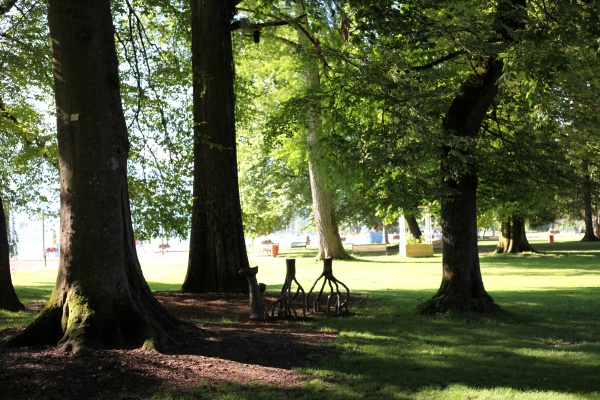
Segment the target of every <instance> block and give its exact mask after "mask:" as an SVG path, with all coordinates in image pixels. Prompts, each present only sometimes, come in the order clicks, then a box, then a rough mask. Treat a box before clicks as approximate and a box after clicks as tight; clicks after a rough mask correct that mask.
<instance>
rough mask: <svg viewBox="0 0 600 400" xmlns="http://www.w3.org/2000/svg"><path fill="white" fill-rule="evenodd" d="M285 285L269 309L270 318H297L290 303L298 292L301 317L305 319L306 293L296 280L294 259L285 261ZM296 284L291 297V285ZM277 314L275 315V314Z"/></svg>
mask: <svg viewBox="0 0 600 400" xmlns="http://www.w3.org/2000/svg"><path fill="white" fill-rule="evenodd" d="M285 267H286V273H285V283H284V284H283V287H282V288H281V294H280V295H279V299H277V300H276V301H275V302H274V303H273V306H272V307H271V317H272V318H279V319H294V318H298V313H297V312H296V309H295V308H294V307H293V306H292V303H293V302H294V300H296V298H297V297H298V295H299V294H300V292H302V317H303V318H306V293H305V292H304V288H302V285H300V283H299V282H298V281H297V280H296V259H295V258H287V259H286V260H285ZM293 283H296V286H297V287H296V293H294V294H293V295H292V284H293ZM276 313H277V314H276Z"/></svg>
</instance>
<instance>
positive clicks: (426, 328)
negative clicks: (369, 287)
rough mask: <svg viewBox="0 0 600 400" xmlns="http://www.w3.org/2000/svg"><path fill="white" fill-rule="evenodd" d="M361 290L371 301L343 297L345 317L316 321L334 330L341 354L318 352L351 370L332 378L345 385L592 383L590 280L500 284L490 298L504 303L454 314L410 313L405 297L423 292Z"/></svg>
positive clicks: (589, 386) (559, 387) (597, 357)
mask: <svg viewBox="0 0 600 400" xmlns="http://www.w3.org/2000/svg"><path fill="white" fill-rule="evenodd" d="M367 294H369V295H371V296H373V300H372V301H371V302H366V303H365V304H364V305H358V306H354V307H352V305H351V308H352V310H353V311H355V312H357V316H356V317H355V318H348V319H326V320H320V321H319V323H320V324H322V327H323V328H328V329H337V330H339V331H341V332H343V334H342V335H341V338H340V340H339V342H338V346H339V347H340V348H341V349H342V351H343V353H342V354H341V355H340V356H339V357H338V358H337V359H331V360H324V364H325V365H324V366H323V367H324V369H326V370H328V371H333V372H334V374H335V375H336V376H338V377H350V376H351V377H352V379H340V382H339V383H338V384H339V385H344V386H346V390H347V391H349V392H362V391H364V390H365V388H370V389H368V391H375V392H372V394H375V393H376V392H377V391H378V390H383V388H387V389H386V390H390V389H391V390H392V391H394V392H402V391H406V390H409V391H420V390H425V389H427V388H434V389H437V390H444V388H446V387H449V386H451V385H455V384H460V385H466V386H468V387H472V388H482V389H486V388H487V389H493V388H499V387H503V388H512V389H516V390H521V391H558V392H564V393H573V394H574V393H596V392H598V391H599V390H600V384H599V383H598V380H597V372H598V371H599V370H600V333H599V332H600V323H599V321H600V312H599V311H598V310H597V307H595V305H597V304H598V303H599V302H600V290H599V288H583V289H582V288H569V289H561V290H547V291H535V292H502V293H501V294H499V295H497V296H495V298H496V301H497V302H498V303H499V304H500V305H501V306H503V307H504V309H505V311H504V312H502V313H500V314H498V315H495V316H485V317H484V316H480V315H471V316H466V317H465V318H463V319H456V318H452V317H448V316H438V317H424V316H419V315H417V314H416V313H415V311H414V306H415V305H416V303H417V301H418V299H419V298H423V297H424V295H425V293H423V292H418V291H407V290H399V291H393V292H392V291H385V292H367ZM428 295H433V292H431V293H428ZM410 305H412V307H411V306H410ZM390 386H391V388H390ZM381 394H382V396H381V397H384V398H385V397H386V396H385V395H384V393H383V392H381ZM374 397H378V396H376V395H375V396H374Z"/></svg>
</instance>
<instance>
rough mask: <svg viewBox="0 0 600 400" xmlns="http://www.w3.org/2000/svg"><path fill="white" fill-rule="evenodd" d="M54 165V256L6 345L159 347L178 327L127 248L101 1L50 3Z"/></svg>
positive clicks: (116, 113) (111, 61) (123, 171)
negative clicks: (36, 297)
mask: <svg viewBox="0 0 600 400" xmlns="http://www.w3.org/2000/svg"><path fill="white" fill-rule="evenodd" d="M48 24H49V27H50V41H51V45H52V57H53V72H54V90H55V98H56V107H57V128H58V153H59V167H60V201H61V208H60V221H61V222H60V223H61V237H60V246H61V247H60V248H61V254H60V262H59V271H58V277H57V280H56V285H55V287H54V290H53V292H52V295H51V297H50V300H49V301H48V302H47V304H46V306H45V308H44V309H43V310H42V311H41V313H40V314H39V315H38V316H37V318H36V319H35V320H34V321H33V322H32V323H31V324H30V325H29V326H28V327H27V328H26V329H25V331H23V332H22V333H20V334H18V335H17V336H13V337H11V338H9V339H8V340H7V341H6V343H5V344H7V345H35V344H57V343H58V344H59V345H60V346H61V347H62V348H63V349H65V350H73V351H75V352H78V351H80V350H82V349H85V348H87V347H105V346H123V345H134V346H144V347H146V348H155V347H157V348H161V347H162V346H165V345H167V344H168V343H169V342H170V341H171V339H172V338H173V335H174V334H175V333H177V332H178V331H179V329H180V328H181V327H182V324H181V323H180V322H179V321H177V320H176V319H175V318H173V317H172V316H171V315H170V314H168V313H167V312H166V311H165V310H164V309H163V307H162V306H161V305H160V303H158V301H157V300H156V299H155V298H154V297H153V295H152V293H151V292H150V289H149V287H148V285H147V283H146V281H145V280H144V277H143V275H142V271H141V268H140V264H139V261H138V258H137V254H136V251H135V243H134V235H133V229H132V225H131V215H130V207H129V197H128V189H127V155H128V150H129V142H128V135H127V128H126V125H125V118H124V116H123V110H122V106H121V96H120V88H119V76H118V60H117V55H116V51H115V43H114V28H113V25H112V16H111V10H110V1H109V0H94V1H79V0H49V1H48Z"/></svg>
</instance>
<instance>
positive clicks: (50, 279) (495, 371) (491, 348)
mask: <svg viewBox="0 0 600 400" xmlns="http://www.w3.org/2000/svg"><path fill="white" fill-rule="evenodd" d="M532 242H533V244H534V247H536V248H538V249H539V250H541V251H544V252H546V253H543V254H524V255H518V256H513V255H508V256H502V255H494V254H491V253H483V252H485V251H488V250H490V249H493V245H494V243H493V242H489V243H486V242H482V243H481V249H482V255H481V268H482V275H483V280H484V283H485V286H486V289H487V290H488V291H489V292H490V294H491V295H492V296H493V297H494V299H495V300H496V302H497V303H498V304H500V305H501V306H502V308H503V310H504V311H503V312H502V313H500V314H498V315H494V316H485V317H482V316H477V315H473V316H468V317H465V318H462V319H456V318H451V317H448V316H438V317H423V316H419V315H417V314H416V312H415V308H416V305H417V304H418V302H419V300H420V299H425V298H427V297H430V296H432V295H433V294H434V293H435V291H436V289H437V288H438V286H439V284H440V281H441V257H440V256H439V255H436V256H434V257H432V258H425V259H406V258H402V257H400V256H398V255H391V256H385V255H373V256H361V257H357V258H356V259H354V260H352V261H345V262H341V261H334V265H333V272H334V275H335V276H336V277H337V278H338V279H339V280H341V281H342V282H344V283H345V284H346V285H347V286H348V287H349V288H350V290H351V291H352V292H353V293H357V294H358V293H360V294H363V295H366V296H369V297H370V300H369V301H364V302H360V303H358V304H351V306H350V309H351V311H353V312H355V313H356V315H355V316H353V317H349V318H327V317H318V318H315V319H314V320H313V321H311V322H308V324H312V325H314V326H316V327H318V328H320V329H323V330H335V331H338V332H340V337H339V339H338V340H337V342H336V344H335V346H336V347H337V349H338V352H337V353H336V354H335V355H333V356H332V355H329V356H328V357H323V358H319V359H318V360H317V361H316V362H315V366H314V367H313V368H310V369H305V370H302V371H299V372H300V373H301V374H303V375H304V376H305V378H306V381H307V385H306V387H304V388H301V389H294V390H292V391H289V390H285V391H284V390H283V389H280V388H275V387H267V386H262V385H248V386H238V385H221V386H217V387H209V386H208V385H202V384H201V385H199V386H198V388H197V389H196V390H195V391H194V392H191V393H188V394H184V395H178V396H174V395H157V398H189V399H194V398H222V399H251V398H252V399H256V398H259V399H265V398H266V399H271V398H272V399H281V398H302V399H323V398H326V399H340V400H342V399H344V400H347V399H363V398H371V399H462V400H467V399H472V400H475V399H478V400H482V399H525V400H527V399H600V307H598V306H599V305H600V243H591V244H590V243H580V242H568V241H562V242H561V241H559V242H555V243H551V244H550V243H544V242H543V241H542V240H541V239H540V240H539V241H538V242H536V241H532ZM287 255H291V254H287ZM293 255H295V256H296V257H297V261H296V265H297V278H298V280H299V281H300V283H301V284H302V285H303V286H304V288H305V290H307V291H308V289H310V287H311V286H312V283H313V282H314V280H315V279H316V278H317V277H318V276H319V274H320V273H321V271H322V263H320V262H315V261H314V253H312V252H310V251H306V252H299V253H294V254H293ZM285 257H286V254H283V255H281V256H280V257H277V258H273V257H259V256H258V253H251V254H250V259H251V263H252V265H258V266H259V274H258V280H259V282H264V283H266V284H267V286H268V290H277V289H278V288H280V287H281V284H282V283H283V279H284V276H285V262H284V258H285ZM144 274H145V276H146V279H147V280H148V282H149V283H150V285H151V287H152V288H153V289H154V290H178V289H179V287H180V285H181V282H182V281H183V276H184V274H185V264H184V263H173V264H156V263H155V264H152V265H145V267H144ZM54 279H55V272H49V271H34V272H16V273H14V274H13V281H14V284H15V287H16V289H17V292H18V294H19V296H20V298H21V299H22V301H24V302H29V301H42V300H45V299H46V298H47V297H48V295H49V293H50V291H51V289H52V287H53V284H54ZM32 317H33V315H32V314H31V313H28V312H21V313H6V312H0V326H1V327H7V326H19V325H23V324H25V323H27V322H28V321H29V320H31V318H32Z"/></svg>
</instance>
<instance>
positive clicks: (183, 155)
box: [113, 0, 193, 240]
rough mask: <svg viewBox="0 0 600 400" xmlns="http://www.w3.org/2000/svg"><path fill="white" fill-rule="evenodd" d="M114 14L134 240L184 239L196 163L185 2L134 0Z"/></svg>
mask: <svg viewBox="0 0 600 400" xmlns="http://www.w3.org/2000/svg"><path fill="white" fill-rule="evenodd" d="M113 13H114V19H115V25H116V31H117V33H116V38H117V43H118V47H117V48H118V51H119V56H120V58H121V63H122V65H123V67H122V68H121V87H122V89H121V94H122V97H123V103H124V110H125V115H126V118H127V120H128V129H129V140H130V143H131V149H130V153H129V171H128V172H129V189H130V195H131V209H132V217H133V222H134V228H135V230H136V235H137V236H138V237H139V238H141V239H145V240H149V239H151V238H156V237H160V236H166V237H179V238H186V237H187V236H188V232H189V222H190V218H189V215H190V214H191V208H192V194H191V191H192V165H193V161H192V160H193V159H192V149H193V135H192V125H191V114H192V107H191V101H192V100H191V61H190V57H191V56H190V40H191V39H190V32H189V10H188V7H187V3H181V2H165V1H156V0H147V1H146V0H131V1H127V2H125V3H117V4H116V5H115V7H114V11H113Z"/></svg>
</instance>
